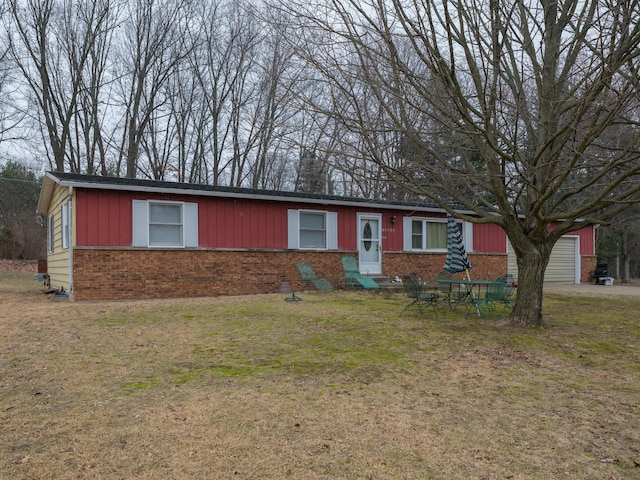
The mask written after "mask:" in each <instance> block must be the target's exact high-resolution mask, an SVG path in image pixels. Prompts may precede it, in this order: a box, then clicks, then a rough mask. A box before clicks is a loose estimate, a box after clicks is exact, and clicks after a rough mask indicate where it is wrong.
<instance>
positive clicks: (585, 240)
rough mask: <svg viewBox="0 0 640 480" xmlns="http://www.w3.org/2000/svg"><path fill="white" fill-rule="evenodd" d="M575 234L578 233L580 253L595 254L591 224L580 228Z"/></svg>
mask: <svg viewBox="0 0 640 480" xmlns="http://www.w3.org/2000/svg"><path fill="white" fill-rule="evenodd" d="M575 234H576V235H580V255H595V254H596V246H595V228H594V226H593V225H589V226H588V227H585V228H581V229H580V230H578V231H577V232H575Z"/></svg>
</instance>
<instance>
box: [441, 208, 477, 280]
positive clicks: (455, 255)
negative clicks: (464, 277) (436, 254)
mask: <svg viewBox="0 0 640 480" xmlns="http://www.w3.org/2000/svg"><path fill="white" fill-rule="evenodd" d="M444 269H445V270H446V271H447V272H450V273H458V272H464V271H466V270H470V269H471V262H469V258H468V257H467V252H466V250H465V249H464V244H463V243H462V236H461V235H460V229H459V228H458V224H457V223H456V219H455V218H453V217H452V216H451V215H447V259H446V260H445V263H444ZM468 273H469V272H467V274H468Z"/></svg>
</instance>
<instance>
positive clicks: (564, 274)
mask: <svg viewBox="0 0 640 480" xmlns="http://www.w3.org/2000/svg"><path fill="white" fill-rule="evenodd" d="M578 245H579V243H578V239H577V238H576V237H563V238H561V239H560V240H558V242H557V243H556V244H555V246H554V247H553V251H552V252H551V257H550V258H549V265H547V270H546V272H545V274H544V281H545V282H557V283H560V282H561V283H576V278H579V273H580V272H578V271H577V270H576V269H577V268H578V266H577V259H578V258H579V257H580V252H579V250H578V248H579V247H578ZM508 248H509V252H508V253H509V257H508V271H509V273H511V274H513V275H516V276H517V275H518V264H517V263H516V255H515V253H514V252H513V250H512V249H511V244H509V245H508Z"/></svg>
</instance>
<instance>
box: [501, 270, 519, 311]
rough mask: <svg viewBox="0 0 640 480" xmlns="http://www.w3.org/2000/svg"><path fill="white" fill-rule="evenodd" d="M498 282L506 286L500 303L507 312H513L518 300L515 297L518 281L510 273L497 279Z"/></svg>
mask: <svg viewBox="0 0 640 480" xmlns="http://www.w3.org/2000/svg"><path fill="white" fill-rule="evenodd" d="M496 282H502V283H503V284H504V290H503V294H502V299H501V300H500V302H501V303H502V305H503V306H504V307H505V308H506V309H507V310H512V309H513V305H514V304H515V302H516V299H515V298H514V296H513V294H514V293H515V291H516V287H517V286H518V283H517V282H516V279H515V278H514V276H513V275H511V274H510V273H508V274H506V275H502V276H500V277H498V278H496Z"/></svg>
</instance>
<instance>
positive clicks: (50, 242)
mask: <svg viewBox="0 0 640 480" xmlns="http://www.w3.org/2000/svg"><path fill="white" fill-rule="evenodd" d="M54 228H55V217H54V216H53V215H49V218H48V219H47V251H48V252H49V253H53V249H54V245H55V243H54V242H55V237H54Z"/></svg>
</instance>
